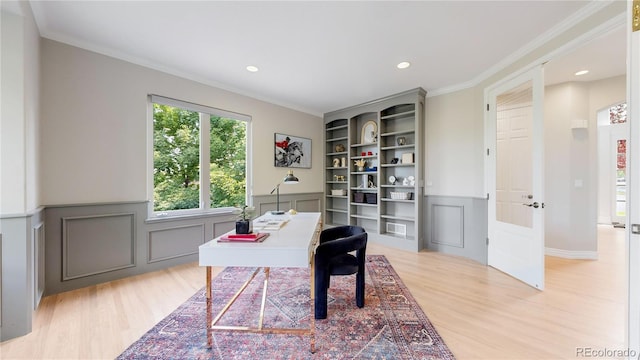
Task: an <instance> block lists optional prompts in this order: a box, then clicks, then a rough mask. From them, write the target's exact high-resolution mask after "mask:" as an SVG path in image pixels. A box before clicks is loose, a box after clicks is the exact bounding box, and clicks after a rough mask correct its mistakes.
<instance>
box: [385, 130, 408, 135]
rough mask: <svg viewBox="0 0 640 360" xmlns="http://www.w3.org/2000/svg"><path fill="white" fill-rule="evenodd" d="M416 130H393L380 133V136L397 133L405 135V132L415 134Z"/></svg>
mask: <svg viewBox="0 0 640 360" xmlns="http://www.w3.org/2000/svg"><path fill="white" fill-rule="evenodd" d="M414 132H415V131H413V130H403V131H393V132H388V133H384V134H380V136H396V135H404V134H413V133H414Z"/></svg>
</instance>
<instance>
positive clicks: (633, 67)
mask: <svg viewBox="0 0 640 360" xmlns="http://www.w3.org/2000/svg"><path fill="white" fill-rule="evenodd" d="M633 3H634V2H632V1H628V2H627V13H626V17H627V24H626V26H627V122H628V123H629V143H628V144H627V166H628V169H627V199H628V201H627V224H626V225H627V226H626V228H625V232H626V248H627V254H628V258H627V270H628V274H629V275H628V289H629V292H628V305H627V306H628V307H627V321H628V322H627V346H628V350H629V354H630V358H631V357H633V358H635V357H636V356H638V354H640V234H637V233H636V234H634V232H635V230H638V229H637V226H635V224H640V200H638V196H639V195H638V194H640V156H634V154H640V71H639V70H638V69H640V30H637V31H635V32H634V31H632V14H633V5H634V4H633ZM635 3H636V6H640V4H638V3H637V1H635Z"/></svg>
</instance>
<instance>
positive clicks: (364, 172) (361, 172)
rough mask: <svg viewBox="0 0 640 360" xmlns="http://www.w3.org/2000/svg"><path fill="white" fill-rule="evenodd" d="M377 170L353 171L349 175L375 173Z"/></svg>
mask: <svg viewBox="0 0 640 360" xmlns="http://www.w3.org/2000/svg"><path fill="white" fill-rule="evenodd" d="M377 173H378V172H377V171H353V172H351V175H364V174H377Z"/></svg>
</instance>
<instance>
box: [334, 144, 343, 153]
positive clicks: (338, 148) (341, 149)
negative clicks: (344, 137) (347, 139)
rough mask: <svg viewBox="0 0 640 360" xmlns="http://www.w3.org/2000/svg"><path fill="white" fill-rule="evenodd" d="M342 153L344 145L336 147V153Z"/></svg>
mask: <svg viewBox="0 0 640 360" xmlns="http://www.w3.org/2000/svg"><path fill="white" fill-rule="evenodd" d="M343 151H344V145H342V144H338V145H336V152H343Z"/></svg>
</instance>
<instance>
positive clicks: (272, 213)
mask: <svg viewBox="0 0 640 360" xmlns="http://www.w3.org/2000/svg"><path fill="white" fill-rule="evenodd" d="M271 215H284V211H282V210H271Z"/></svg>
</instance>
